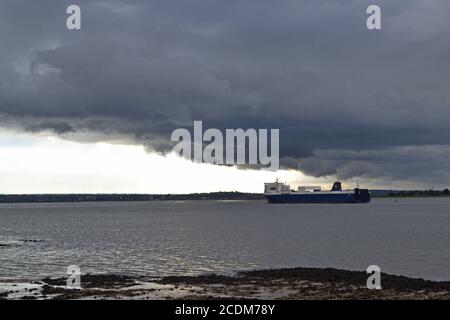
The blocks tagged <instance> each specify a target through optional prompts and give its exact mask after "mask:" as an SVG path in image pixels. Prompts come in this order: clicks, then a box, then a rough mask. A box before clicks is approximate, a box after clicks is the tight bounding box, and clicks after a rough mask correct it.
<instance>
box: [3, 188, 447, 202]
mask: <svg viewBox="0 0 450 320" xmlns="http://www.w3.org/2000/svg"><path fill="white" fill-rule="evenodd" d="M371 194H372V198H442V197H450V192H449V190H448V189H445V190H442V191H435V190H411V191H397V190H371ZM265 199H266V198H265V197H264V195H263V194H262V193H246V192H210V193H190V194H3V195H1V194H0V203H47V202H50V203H52V202H57V203H61V202H105V201H190V200H195V201H199V200H200V201H202V200H203V201H205V200H216V201H226V200H234V201H239V200H265Z"/></svg>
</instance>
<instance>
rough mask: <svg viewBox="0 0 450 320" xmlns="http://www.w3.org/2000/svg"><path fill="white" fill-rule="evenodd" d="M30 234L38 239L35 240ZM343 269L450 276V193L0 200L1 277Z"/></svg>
mask: <svg viewBox="0 0 450 320" xmlns="http://www.w3.org/2000/svg"><path fill="white" fill-rule="evenodd" d="M24 240H38V241H36V242H30V241H24ZM71 264H75V265H79V266H80V267H81V270H82V272H83V273H84V272H91V273H123V274H142V275H158V276H159V275H168V274H198V273H207V272H220V273H230V272H234V271H238V270H244V269H255V268H268V267H275V268H276V267H296V266H316V267H337V268H344V269H353V270H365V269H366V268H367V266H368V265H370V264H377V265H379V266H380V267H381V269H382V271H385V272H388V273H394V274H403V275H407V276H413V277H424V278H428V279H436V280H450V199H400V200H398V202H395V201H394V200H393V199H375V200H374V201H372V202H371V203H370V204H343V205H316V204H311V205H305V204H303V205H295V204H294V205H292V204H291V205H269V204H266V203H265V202H262V201H243V202H214V201H205V202H201V201H192V202H127V203H120V202H109V203H108V202H104V203H98V202H97V203H75V204H72V203H62V204H61V203H60V204H1V205H0V278H13V279H19V278H20V279H33V278H41V277H43V276H63V275H65V271H66V268H67V266H68V265H71Z"/></svg>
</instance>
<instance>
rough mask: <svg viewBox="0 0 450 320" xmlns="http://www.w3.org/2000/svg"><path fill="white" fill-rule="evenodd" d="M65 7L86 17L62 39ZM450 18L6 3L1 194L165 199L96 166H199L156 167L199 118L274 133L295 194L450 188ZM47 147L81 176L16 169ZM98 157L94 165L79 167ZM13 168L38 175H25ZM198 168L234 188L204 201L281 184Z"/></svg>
mask: <svg viewBox="0 0 450 320" xmlns="http://www.w3.org/2000/svg"><path fill="white" fill-rule="evenodd" d="M70 4H78V5H80V7H81V10H82V30H79V31H69V30H67V28H66V18H67V15H66V13H65V11H66V7H67V6H68V5H70ZM369 4H378V5H380V7H381V9H382V29H381V30H377V31H370V30H367V28H366V18H367V15H366V8H367V6H368V5H369ZM449 16H450V2H449V1H448V0H389V1H387V0H386V1H382V0H379V1H366V0H346V1H338V0H321V1H317V0H298V1H294V0H289V1H288V0H286V1H285V0H280V1H273V0H249V1H245V0H241V1H234V0H220V1H215V0H178V1H171V0H164V1H160V0H157V1H151V0H145V1H144V0H141V1H132V0H129V1H125V0H124V1H118V0H108V1H106V0H105V1H96V0H90V1H75V0H73V1H61V0H52V1H50V0H39V1H28V0H27V1H24V0H2V1H1V2H0V43H1V46H0V128H1V129H2V130H3V131H2V133H0V141H3V143H0V152H1V153H2V154H4V155H6V154H7V155H8V159H9V160H5V159H3V160H0V166H1V167H0V174H1V175H2V180H3V181H5V180H4V179H5V177H6V176H7V177H8V185H5V183H2V186H1V187H0V192H20V190H24V192H41V191H42V192H45V191H52V192H54V191H71V192H77V191H78V192H114V191H121V192H126V190H124V189H125V188H124V186H125V185H126V186H128V187H127V188H128V189H127V190H130V191H133V192H146V191H149V192H155V191H158V185H157V184H156V183H153V184H152V185H149V184H146V183H143V179H147V176H145V175H142V176H140V175H139V171H137V172H131V171H130V172H129V174H126V177H122V178H121V177H116V176H114V174H115V173H114V171H115V170H114V168H111V169H110V171H105V172H103V174H104V175H103V176H98V175H96V171H95V170H92V168H93V167H95V166H99V165H100V166H101V164H102V163H104V162H105V161H107V160H105V158H104V157H101V156H100V155H101V154H104V153H103V152H106V151H105V149H104V148H105V145H109V144H111V143H113V144H112V145H110V148H113V149H114V148H115V149H114V150H115V151H114V152H117V155H119V154H121V155H123V158H121V159H122V164H123V168H127V167H129V166H128V165H127V164H128V163H129V165H130V166H132V165H133V163H134V162H133V157H134V156H136V153H135V152H141V151H142V152H143V150H144V149H145V150H146V151H147V153H143V155H142V157H144V158H145V159H147V160H148V164H147V162H146V160H145V161H144V160H143V161H142V164H141V167H135V168H143V167H146V168H147V170H150V169H148V167H153V168H155V167H156V166H158V172H171V170H172V169H173V168H174V167H178V168H185V167H183V166H191V165H192V164H186V163H185V162H184V161H183V160H181V159H172V158H171V157H169V158H170V159H171V161H168V160H167V161H164V160H163V161H162V162H158V161H161V159H164V158H163V157H162V156H160V155H157V154H155V152H159V153H162V154H165V153H166V152H168V151H170V150H171V148H172V147H173V144H172V143H171V142H170V134H171V132H172V131H173V130H174V129H176V128H179V127H186V128H189V127H190V126H192V125H193V121H194V120H203V122H204V127H216V128H220V129H225V128H244V129H245V128H268V129H270V128H279V129H280V157H281V164H282V168H283V169H285V170H283V171H282V172H280V173H279V174H280V175H282V176H283V177H285V178H286V180H291V181H294V182H299V183H301V182H305V181H307V182H314V181H316V182H318V183H325V182H326V181H330V182H332V180H334V179H342V180H344V181H349V183H355V182H356V181H359V182H362V183H365V184H367V185H368V186H376V187H391V186H396V187H402V186H404V187H405V188H406V187H407V188H414V187H418V188H428V187H435V188H441V187H448V186H450V161H449V159H450V125H449V123H450V121H449V120H450V37H449V32H450V19H449ZM19 133H21V134H19ZM51 136H54V137H55V138H54V139H56V140H51V139H53V138H49V137H51ZM33 139H38V140H39V139H40V140H39V141H40V142H39V143H34V142H33V141H35V140H33ZM49 139H50V140H51V141H52V142H49V141H50V140H49ZM24 141H28V142H27V143H24ZM55 141H59V142H57V143H56V145H55ZM50 143H53V144H52V148H56V149H58V148H59V149H58V150H59V151H58V152H62V154H65V155H68V154H70V155H71V158H70V159H72V160H73V166H74V167H77V169H76V170H74V172H79V174H78V175H75V174H69V173H68V171H70V169H68V168H61V170H60V171H55V172H53V173H47V174H46V175H45V177H46V178H45V183H44V180H43V182H42V183H41V184H39V183H37V184H36V179H38V180H37V181H39V179H44V178H42V176H41V175H40V174H41V173H42V172H41V171H42V170H43V169H42V168H45V167H46V166H48V167H49V168H51V167H54V162H55V161H56V160H55V158H54V157H52V156H50V155H49V154H47V156H46V158H45V159H44V158H42V159H41V160H42V161H41V162H40V163H39V166H38V165H37V164H36V163H34V164H33V161H32V158H29V157H30V156H28V158H27V159H23V158H21V157H24V153H23V152H25V154H27V155H31V157H32V155H33V154H35V155H37V154H38V153H39V151H42V152H49V151H48V150H49V149H48V147H49V144H50ZM105 143H106V144H105ZM77 148H80V149H77ZM102 148H103V149H102ZM123 148H130V149H123ZM56 149H52V150H54V151H55V150H56ZM88 149H89V150H91V153H90V154H91V156H92V155H98V156H95V157H94V156H92V158H89V159H91V161H78V160H81V159H83V158H84V155H83V152H89V151H88ZM18 150H20V152H19V151H18ZM45 150H47V151H45ZM65 150H67V151H69V150H81V151H80V152H73V153H70V152H66V151H65ZM93 150H95V151H93ZM127 150H128V151H127ZM131 150H134V151H131ZM139 150H141V151H139ZM21 152H22V153H21ZM55 152H57V151H55ZM111 152H113V151H111ZM114 154H115V153H114ZM127 154H129V157H127V156H126V155H127ZM139 154H141V153H139ZM133 155H134V156H133ZM77 157H78V158H77ZM144 158H143V159H144ZM17 159H22V160H21V161H22V162H23V161H29V166H28V167H29V168H28V170H29V173H28V174H19V173H20V172H23V171H22V169H20V168H22V167H20V166H17V165H16V164H15V163H17V161H18V160H17ZM84 159H85V158H84ZM157 159H159V160H157ZM193 166H194V167H195V168H196V169H195V170H198V171H196V172H198V174H199V175H202V174H204V175H211V174H212V175H214V174H217V177H224V176H225V177H226V178H224V179H228V180H223V185H224V187H223V188H221V185H220V182H217V183H216V184H214V185H211V184H208V185H206V184H204V188H202V185H201V184H200V185H199V184H198V183H199V181H200V182H202V183H203V180H202V179H199V180H198V181H196V182H195V183H197V185H196V187H195V188H194V189H195V190H196V191H210V190H220V189H224V190H225V189H226V190H230V189H233V188H234V189H237V190H245V191H250V190H253V191H261V189H260V188H259V184H260V183H262V181H263V180H264V179H266V178H274V177H275V174H272V173H271V174H270V175H269V174H268V173H267V172H262V173H261V172H259V171H250V170H246V171H245V173H242V172H243V171H242V170H238V169H234V168H220V167H217V166H214V167H212V168H211V167H210V166H207V167H208V169H205V167H206V166H205V165H198V164H197V165H193ZM105 170H106V169H105ZM123 170H125V171H126V169H123ZM192 170H193V169H192ZM223 170H230V171H229V172H233V174H231V173H230V174H228V173H227V174H221V173H219V172H223ZM12 172H16V173H17V174H12ZM27 172H28V171H27ZM83 172H84V173H85V174H87V173H86V172H90V175H89V178H87V176H86V175H83ZM172 172H173V170H172ZM239 172H241V173H242V174H240V173H239ZM133 174H134V178H130V176H132V175H133ZM52 175H53V176H52ZM108 176H111V177H112V176H114V177H116V178H117V179H116V178H114V179H116V180H114V182H112V181H109V180H107V179H106V178H105V177H108ZM38 177H41V178H38ZM169 177H170V179H171V180H172V182H171V183H173V184H175V185H177V187H176V188H174V189H173V190H175V189H176V190H175V191H176V192H189V191H190V190H192V188H193V187H192V185H191V183H192V181H191V180H192V179H191V178H192V177H191V176H189V175H183V173H182V172H178V173H177V175H176V176H175V175H172V176H169ZM96 179H97V180H96ZM121 179H122V180H121ZM127 179H128V180H127ZM249 179H250V180H251V181H252V183H250V182H248V181H249ZM31 180H33V181H34V182H33V183H34V184H36V186H35V187H33V188H30V187H29V186H30V182H31ZM94 180H95V181H97V182H98V183H96V184H89V183H88V182H86V181H94ZM244 180H245V181H247V184H245V183H244ZM55 181H57V182H55ZM61 181H62V182H61ZM100 182H101V183H100ZM125 182H126V183H125ZM102 183H108V187H106V186H105V187H102ZM11 185H14V186H15V187H14V188H10V187H9V186H11ZM240 185H242V186H244V185H245V187H242V188H240ZM166 189H167V190H165V191H167V192H170V191H171V189H170V187H167V188H166ZM175 191H174V192H175Z"/></svg>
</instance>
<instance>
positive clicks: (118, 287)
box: [0, 268, 450, 300]
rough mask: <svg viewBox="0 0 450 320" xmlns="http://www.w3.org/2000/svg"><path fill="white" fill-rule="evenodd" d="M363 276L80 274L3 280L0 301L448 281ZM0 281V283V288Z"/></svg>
mask: <svg viewBox="0 0 450 320" xmlns="http://www.w3.org/2000/svg"><path fill="white" fill-rule="evenodd" d="M367 277H368V274H367V273H366V272H362V271H346V270H338V269H332V268H325V269H323V268H291V269H273V270H257V271H246V272H240V273H238V274H236V275H235V276H223V275H215V274H207V275H201V276H171V277H162V278H150V277H131V276H121V275H82V277H81V287H82V288H81V289H68V288H67V287H66V279H65V278H58V279H52V278H45V279H42V280H41V281H34V282H30V283H28V284H24V283H20V284H18V283H16V284H13V283H9V284H7V288H8V289H5V284H4V283H3V290H2V292H1V293H0V299H145V300H151V299H446V300H448V299H450V281H445V282H438V281H429V280H423V279H414V278H408V277H404V276H395V275H389V274H384V273H383V274H382V275H381V286H382V289H381V290H369V289H367V288H366V280H367ZM1 285H2V284H1V283H0V287H1Z"/></svg>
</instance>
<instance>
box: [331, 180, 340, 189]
mask: <svg viewBox="0 0 450 320" xmlns="http://www.w3.org/2000/svg"><path fill="white" fill-rule="evenodd" d="M331 191H342V186H341V183H340V182H339V181H336V182H335V183H334V184H333V188H331Z"/></svg>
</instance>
